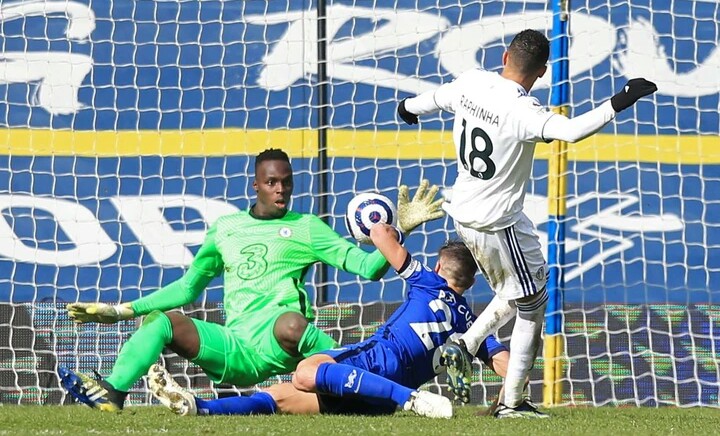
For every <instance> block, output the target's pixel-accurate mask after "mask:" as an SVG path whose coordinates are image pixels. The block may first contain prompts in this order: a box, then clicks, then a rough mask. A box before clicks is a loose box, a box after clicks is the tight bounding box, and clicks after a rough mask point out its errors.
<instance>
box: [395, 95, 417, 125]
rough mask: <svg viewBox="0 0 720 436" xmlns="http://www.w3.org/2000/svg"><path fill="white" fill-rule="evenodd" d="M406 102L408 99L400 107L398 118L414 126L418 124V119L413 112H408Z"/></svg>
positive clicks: (403, 100)
mask: <svg viewBox="0 0 720 436" xmlns="http://www.w3.org/2000/svg"><path fill="white" fill-rule="evenodd" d="M405 100H407V98H403V99H402V101H401V102H400V104H399V105H398V116H399V117H400V118H402V120H403V121H405V122H406V123H408V124H410V125H412V124H417V123H418V117H417V115H415V114H414V113H412V112H408V110H407V109H405Z"/></svg>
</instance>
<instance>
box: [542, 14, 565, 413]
mask: <svg viewBox="0 0 720 436" xmlns="http://www.w3.org/2000/svg"><path fill="white" fill-rule="evenodd" d="M569 3H570V0H553V2H552V30H551V32H550V62H551V64H552V83H551V85H550V86H551V89H550V105H551V106H552V107H553V108H554V110H555V111H556V112H558V113H560V114H562V115H566V116H567V115H568V113H569V112H568V104H569V103H570V92H569V91H570V74H569V63H570V60H569V58H568V47H569V42H568V26H569V25H570V7H569ZM550 147H551V148H550V157H549V158H548V194H547V199H548V212H549V216H548V223H547V237H548V245H547V261H548V268H549V271H548V277H547V280H548V281H547V292H548V304H547V309H546V316H545V339H544V341H543V357H544V363H545V367H544V370H543V403H544V404H545V405H546V406H555V405H558V404H560V403H561V402H562V388H563V386H562V381H561V380H562V377H563V363H564V362H563V356H564V355H565V341H564V338H563V289H564V286H565V280H564V278H563V267H564V265H565V220H566V218H567V217H566V215H567V202H566V196H567V180H566V174H567V142H565V141H553V142H552V144H551V146H550Z"/></svg>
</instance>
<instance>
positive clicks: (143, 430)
mask: <svg viewBox="0 0 720 436" xmlns="http://www.w3.org/2000/svg"><path fill="white" fill-rule="evenodd" d="M478 410H479V409H477V408H474V407H458V408H456V417H455V418H454V419H451V420H432V419H427V418H420V417H417V416H414V415H411V414H408V413H404V412H403V413H398V414H396V415H394V416H390V417H372V418H369V417H354V416H281V415H277V416H236V417H230V416H216V417H178V416H175V415H173V414H172V413H170V412H169V411H168V410H167V409H164V408H162V407H159V406H156V407H130V408H127V409H126V410H125V411H124V412H123V413H120V414H111V413H100V412H97V411H95V410H92V409H89V408H87V407H85V406H80V405H73V406H2V407H0V435H24V434H27V435H33V434H43V435H46V434H50V435H87V434H93V435H94V434H138V435H140V434H142V435H144V434H148V435H155V434H171V435H180V434H203V435H215V434H217V435H221V434H222V435H225V434H237V433H250V434H267V435H285V434H301V435H333V436H345V435H365V436H369V435H376V434H377V435H384V434H388V435H390V434H392V435H433V436H446V435H461V434H472V435H479V434H490V435H493V436H494V435H515V436H517V435H520V436H525V435H532V436H535V435H540V434H543V435H553V436H557V435H606V434H607V435H611V434H612V435H618V434H620V435H633V436H637V435H674V434H677V435H707V434H717V433H718V432H720V410H718V409H709V408H691V409H677V408H659V409H656V408H634V407H624V408H613V407H601V408H558V409H551V410H549V412H550V413H551V414H552V418H551V419H545V420H496V419H493V418H488V417H477V416H474V414H475V412H477V411H478Z"/></svg>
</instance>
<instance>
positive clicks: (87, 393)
mask: <svg viewBox="0 0 720 436" xmlns="http://www.w3.org/2000/svg"><path fill="white" fill-rule="evenodd" d="M427 187H428V182H427V181H425V180H424V181H423V182H422V183H421V185H420V187H419V188H418V191H417V193H416V194H415V196H414V198H413V200H412V202H410V201H408V196H407V187H406V186H401V187H400V194H399V196H398V217H399V227H400V229H401V230H402V231H403V232H410V231H411V230H412V229H414V228H415V227H417V226H418V225H420V224H422V223H424V222H426V221H430V220H432V219H436V218H439V217H441V216H442V215H443V212H442V210H441V209H440V203H441V201H433V199H434V196H435V194H436V193H437V187H433V188H431V189H430V190H427ZM253 188H254V189H255V191H256V192H257V202H256V203H255V204H254V205H252V206H251V207H250V209H249V210H248V211H242V212H238V213H235V214H231V215H226V216H223V217H220V218H219V219H218V220H217V222H215V223H214V224H213V225H212V226H211V227H210V228H209V229H208V231H207V235H206V237H205V241H204V242H203V244H202V246H201V247H200V249H199V251H198V252H197V254H196V256H195V259H194V260H193V262H192V264H191V266H190V268H189V269H188V270H187V272H186V273H185V274H184V275H183V276H182V277H181V278H180V279H179V280H177V281H175V282H173V283H170V284H169V285H167V286H165V287H163V288H162V289H160V290H158V291H156V292H154V293H153V294H151V295H149V296H147V297H143V298H140V299H138V300H135V301H133V302H131V303H125V304H121V305H116V306H113V305H108V304H104V303H74V304H69V305H68V307H67V309H68V314H69V316H70V318H71V319H72V320H73V321H74V322H76V323H86V322H99V323H106V324H111V323H115V322H118V321H121V320H126V319H130V318H134V317H137V316H140V315H147V317H145V319H144V321H143V323H142V325H141V326H140V328H139V329H138V330H137V332H135V333H134V334H133V335H132V336H131V338H130V339H129V340H128V341H127V342H126V343H125V344H124V345H123V347H122V349H121V350H120V354H119V356H118V359H117V361H116V362H115V365H114V366H113V369H112V373H111V374H110V376H109V377H107V378H106V379H98V380H95V379H93V378H91V377H89V376H87V375H84V374H79V373H75V372H73V371H71V370H69V369H66V368H60V369H59V370H58V372H59V375H60V379H61V384H62V386H63V388H65V389H66V390H67V391H68V392H69V393H70V395H72V396H73V397H74V398H76V399H77V400H78V401H80V402H82V403H85V404H87V405H89V406H91V407H93V408H97V409H100V410H103V411H117V410H120V409H122V407H123V404H124V402H125V397H126V396H127V393H128V391H129V389H130V388H131V387H132V386H133V384H135V382H137V381H138V380H139V379H140V378H141V377H142V376H143V375H144V374H146V373H147V371H148V369H149V368H150V366H151V365H152V364H154V363H155V362H156V361H157V359H158V357H159V356H160V354H161V353H162V350H163V348H165V347H168V348H170V349H171V350H173V351H174V352H175V353H177V354H178V355H180V356H182V357H183V358H186V359H188V360H190V361H192V362H193V363H195V364H197V365H198V366H200V367H201V368H202V369H203V370H204V371H205V373H206V374H207V376H208V377H209V378H210V379H211V380H213V381H215V382H217V383H231V384H234V385H238V386H248V385H253V384H256V383H258V382H261V381H263V380H265V379H267V378H268V377H270V376H272V375H276V374H285V373H289V372H291V371H293V370H294V369H295V367H296V366H297V364H298V362H300V361H301V360H302V359H303V358H305V357H308V356H310V355H313V354H315V353H317V352H319V351H324V350H328V349H330V348H334V347H336V346H337V344H336V342H335V341H334V340H333V339H332V338H331V337H330V336H328V335H327V334H325V333H324V332H322V331H320V330H319V329H318V328H317V327H315V325H314V324H312V320H313V318H314V315H313V308H312V307H311V305H310V302H309V301H308V297H307V293H306V292H305V289H304V286H303V285H304V283H305V274H306V272H307V270H308V268H309V267H310V266H311V265H312V264H314V263H315V262H318V261H319V262H323V263H326V264H328V265H331V266H334V267H336V268H339V269H342V270H343V271H347V272H350V273H353V274H357V275H359V276H361V277H363V278H366V279H371V280H379V279H380V278H381V277H382V276H383V275H384V274H385V272H386V271H387V270H388V268H389V264H388V262H387V261H386V259H385V257H383V255H382V253H380V252H379V251H377V250H375V251H374V252H372V253H367V252H365V251H363V250H361V249H359V248H358V247H356V246H355V245H354V244H352V243H351V242H349V241H347V240H345V239H344V238H342V237H341V236H340V235H338V234H337V233H336V232H335V231H333V230H332V229H331V228H330V227H328V226H327V225H326V224H325V223H323V221H321V220H320V218H318V217H317V216H315V215H311V214H300V213H296V212H292V211H290V210H288V206H289V203H290V198H291V195H292V192H293V171H292V167H291V165H290V159H289V158H288V155H287V154H286V153H285V152H283V151H282V150H278V149H269V150H265V151H263V152H262V153H260V154H259V155H258V156H257V158H256V160H255V180H254V181H253ZM221 273H224V282H225V283H224V287H225V293H224V300H223V304H224V307H225V312H226V320H227V321H226V324H225V326H221V325H218V324H214V323H209V322H205V321H200V320H197V319H192V318H189V317H187V316H185V315H183V314H181V313H179V312H166V311H168V310H171V309H175V308H179V307H181V306H183V305H185V304H188V303H191V302H193V301H195V300H196V299H197V298H198V296H199V295H200V294H201V293H202V291H203V290H204V289H205V288H206V287H207V286H208V284H209V283H210V281H211V280H213V278H215V277H217V276H219V275H220V274H221Z"/></svg>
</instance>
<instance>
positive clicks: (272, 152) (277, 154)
mask: <svg viewBox="0 0 720 436" xmlns="http://www.w3.org/2000/svg"><path fill="white" fill-rule="evenodd" d="M266 160H281V161H283V162H287V163H290V158H289V157H288V155H287V153H285V152H284V151H282V150H280V149H279V148H268V149H267V150H265V151H263V152H261V153H260V154H258V155H257V157H255V169H256V170H257V167H258V165H260V164H261V163H262V162H265V161H266Z"/></svg>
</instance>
